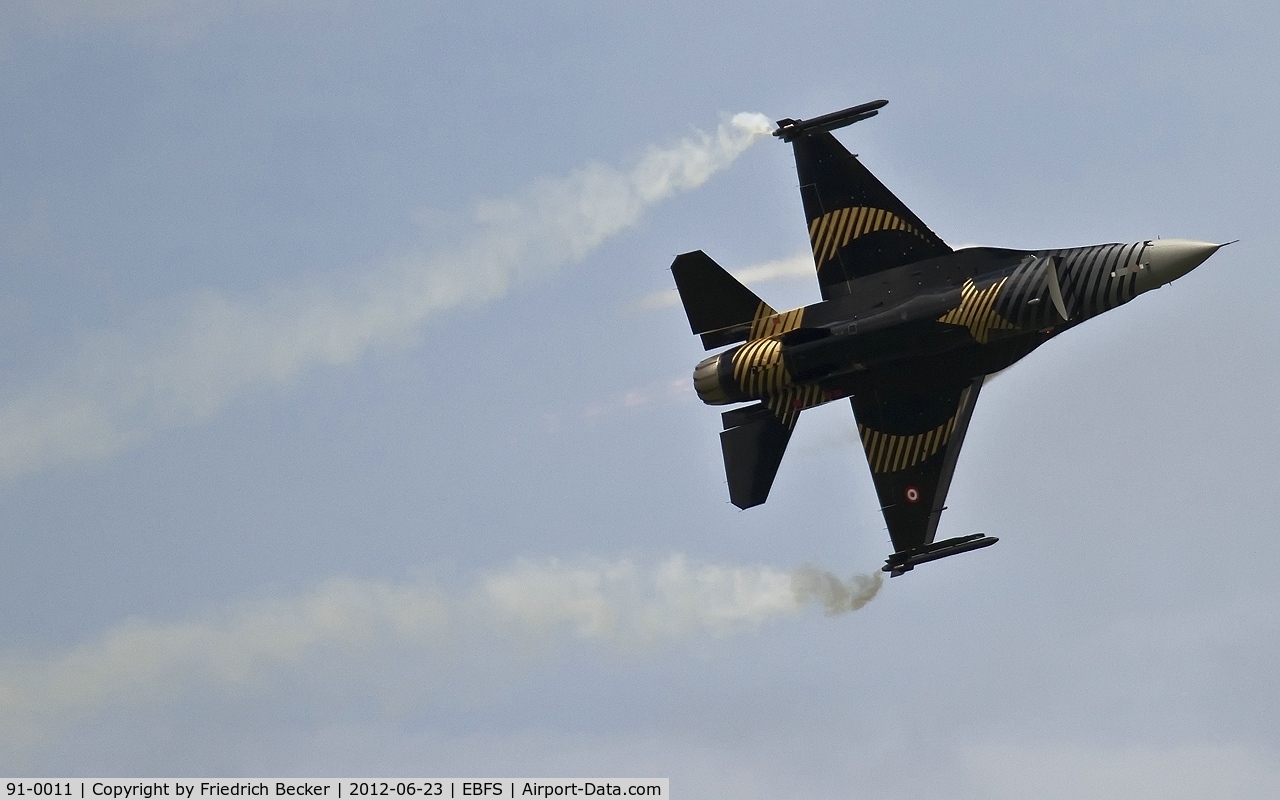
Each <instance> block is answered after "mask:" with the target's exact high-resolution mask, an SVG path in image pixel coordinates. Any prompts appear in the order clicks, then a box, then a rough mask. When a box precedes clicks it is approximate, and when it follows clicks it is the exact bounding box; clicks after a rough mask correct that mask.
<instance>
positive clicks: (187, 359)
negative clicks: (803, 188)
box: [0, 114, 770, 478]
mask: <svg viewBox="0 0 1280 800" xmlns="http://www.w3.org/2000/svg"><path fill="white" fill-rule="evenodd" d="M769 128H770V125H769V122H768V120H767V118H766V117H764V116H763V115H760V114H738V115H736V116H734V117H733V118H732V119H731V120H730V121H729V122H727V123H724V124H722V125H720V127H719V128H718V130H717V131H716V133H715V134H698V135H696V136H694V137H692V138H686V139H683V140H681V141H679V142H677V143H675V144H674V145H671V146H668V147H652V148H650V149H649V150H648V151H647V152H646V153H645V154H644V155H643V156H642V157H641V158H640V159H639V161H638V162H637V163H636V164H635V166H633V167H632V168H631V169H630V170H625V171H624V170H619V169H616V168H614V167H610V166H607V165H603V164H590V165H587V166H586V167H583V168H582V169H579V170H578V171H576V172H574V173H573V174H571V175H569V176H567V177H564V178H559V179H555V180H544V181H541V182H539V183H537V184H536V185H534V186H532V187H531V188H529V189H528V190H527V191H525V192H524V193H522V194H519V195H518V196H515V197H512V198H508V199H506V200H501V201H494V202H490V203H486V204H484V205H482V206H481V207H480V208H478V209H477V211H476V216H475V222H476V230H475V233H474V235H473V236H472V237H471V240H470V243H469V244H467V245H465V246H463V247H461V248H459V249H458V250H456V251H455V252H451V253H436V254H426V253H418V254H414V255H409V256H405V257H402V258H400V259H398V260H395V261H392V262H389V263H386V264H383V265H382V266H381V267H379V268H377V269H375V270H373V271H372V272H371V273H369V274H367V275H366V276H365V277H364V279H363V281H362V282H361V283H360V284H359V285H358V286H357V287H356V288H354V289H347V290H340V289H335V288H331V287H324V286H319V285H310V286H302V287H291V288H284V289H277V290H275V291H272V292H264V293H262V294H260V295H258V296H255V297H247V298H242V299H231V298H228V297H226V296H223V295H221V294H218V293H215V292H211V291H210V292H205V293H204V294H202V295H200V296H199V297H198V298H196V299H195V300H194V301H192V302H190V303H189V304H187V305H185V306H184V307H182V308H180V309H179V310H178V312H177V313H176V315H175V319H174V320H173V321H172V322H170V323H168V324H164V325H161V326H160V329H159V330H157V329H156V326H155V325H152V326H151V329H150V330H147V331H146V332H145V333H136V332H134V333H131V332H127V331H122V330H114V331H104V332H102V333H100V334H99V335H97V336H95V337H93V338H91V339H90V340H88V341H85V342H83V343H82V345H81V347H80V348H79V352H78V353H77V354H76V355H75V356H74V357H72V358H71V359H69V360H68V361H67V362H66V363H64V364H62V365H61V366H60V367H59V368H57V369H56V370H55V372H54V373H53V374H51V375H49V376H47V377H46V378H44V379H43V380H40V381H38V382H36V383H34V384H32V385H28V386H26V387H25V388H20V389H17V390H12V391H8V392H5V393H4V395H3V396H0V478H4V477H12V476H16V475H21V474H24V473H29V472H33V471H36V470H39V469H42V468H44V467H48V466H50V465H55V464H59V463H66V462H75V461H85V460H89V459H94V458H101V457H104V456H107V455H110V454H112V453H115V452H117V451H119V450H121V449H122V448H125V447H127V446H129V445H130V444H132V443H133V442H136V441H138V440H140V439H143V438H145V437H146V436H148V435H150V434H153V433H155V432H157V431H160V430H164V429H166V428H171V427H175V426H180V425H188V424H192V423H195V422H199V421H201V420H203V419H206V418H208V417H210V416H212V415H213V414H215V413H217V412H218V411H219V410H221V409H222V408H223V407H224V406H226V405H227V404H228V403H229V402H231V401H232V400H233V399H235V398H236V397H238V396H240V395H241V394H243V393H244V392H246V391H247V390H249V389H251V388H253V387H256V386H262V385H276V386H282V385H287V384H289V383H291V382H293V381H294V380H296V379H297V377H298V376H299V375H300V374H302V373H303V372H305V371H306V370H308V369H311V368H314V367H317V366H321V365H335V364H346V363H350V362H351V361H353V360H355V359H356V358H358V357H360V356H361V355H362V354H364V353H365V352H367V351H368V350H370V349H371V348H375V347H386V346H396V345H400V346H403V345H406V344H409V343H412V342H413V341H414V338H415V336H416V334H417V332H418V330H419V329H420V328H421V326H422V325H423V324H424V323H425V322H427V321H428V320H429V319H431V318H432V317H434V316H436V315H438V314H440V313H442V312H445V311H448V310H449V309H452V308H455V307H457V306H459V305H462V304H468V303H470V304H474V303H481V302H485V301H490V300H494V299H496V298H499V297H501V296H503V295H505V294H507V293H508V292H509V291H511V290H512V288H513V287H515V286H516V285H518V284H520V283H523V282H528V281H531V280H537V279H540V278H543V277H545V276H546V275H548V274H549V273H550V272H552V271H553V270H554V269H555V268H557V267H560V266H562V265H564V264H566V263H568V262H571V261H574V260H577V259H580V258H582V257H583V256H584V255H586V254H587V253H588V252H590V251H591V250H592V249H593V248H595V247H597V246H599V245H600V244H601V243H603V242H604V241H605V240H606V239H608V238H609V237H611V236H613V235H615V234H617V233H618V232H620V231H622V230H624V229H625V228H627V227H629V226H631V225H634V224H635V223H636V222H637V221H638V220H639V219H640V217H641V215H642V214H643V213H644V211H645V210H646V209H648V208H649V207H650V206H652V205H654V204H655V203H658V202H660V201H662V200H663V199H665V198H668V197H670V196H671V195H673V194H675V193H677V192H681V191H687V190H689V189H693V188H696V187H698V186H700V185H702V184H703V183H704V182H705V181H706V180H707V179H708V178H710V177H711V176H712V175H713V174H714V173H715V172H717V171H719V170H722V169H724V168H725V167H727V166H728V165H729V164H731V163H732V162H733V160H734V159H735V158H737V157H738V156H739V155H740V154H741V153H742V152H743V151H744V150H745V149H746V148H747V147H748V146H749V145H750V144H751V143H752V142H753V141H755V140H756V139H757V138H758V137H759V136H761V135H763V134H766V133H768V131H769Z"/></svg>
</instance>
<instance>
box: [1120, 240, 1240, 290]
mask: <svg viewBox="0 0 1280 800" xmlns="http://www.w3.org/2000/svg"><path fill="white" fill-rule="evenodd" d="M1219 247H1222V245H1220V244H1213V243H1212V242H1197V241H1194V240H1192V239H1155V240H1153V241H1151V242H1148V243H1147V247H1146V249H1145V250H1144V251H1143V253H1142V260H1143V261H1144V262H1146V263H1145V265H1144V266H1146V267H1147V269H1144V270H1143V272H1144V273H1146V274H1145V275H1142V277H1143V279H1144V280H1143V281H1142V283H1144V284H1146V286H1140V287H1139V290H1140V291H1145V290H1146V289H1154V288H1156V287H1157V286H1163V285H1164V284H1166V283H1169V282H1170V281H1173V280H1177V279H1178V278H1181V277H1182V276H1183V275H1186V274H1187V273H1188V272H1190V271H1191V270H1193V269H1195V268H1196V267H1198V266H1200V265H1201V264H1203V263H1204V260H1205V259H1206V258H1208V257H1209V256H1211V255H1213V254H1214V253H1216V252H1218V248H1219ZM1140 274H1141V273H1140Z"/></svg>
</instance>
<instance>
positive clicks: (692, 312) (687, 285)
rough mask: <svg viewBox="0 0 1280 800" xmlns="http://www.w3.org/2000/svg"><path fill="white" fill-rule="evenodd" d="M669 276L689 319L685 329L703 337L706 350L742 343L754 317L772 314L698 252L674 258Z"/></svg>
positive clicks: (709, 257) (722, 270) (736, 281)
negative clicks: (673, 282) (687, 326)
mask: <svg viewBox="0 0 1280 800" xmlns="http://www.w3.org/2000/svg"><path fill="white" fill-rule="evenodd" d="M671 275H672V277H674V278H675V280H676V289H677V290H679V292H680V302H681V303H683V304H684V313H685V316H687V317H688V318H689V328H690V329H691V330H692V331H693V332H694V333H698V334H704V335H703V337H702V338H703V344H704V345H705V346H706V348H707V349H710V348H712V347H719V346H720V345H724V344H731V343H732V342H741V341H745V340H746V338H747V333H748V332H749V331H750V329H751V321H752V320H753V319H755V317H756V315H757V314H761V313H766V314H772V313H773V309H771V308H769V306H768V305H767V304H766V303H765V302H764V301H762V300H761V299H760V298H759V297H756V293H755V292H753V291H751V290H750V289H748V288H747V287H745V286H743V285H742V284H741V283H740V282H739V281H738V279H737V278H735V277H733V276H732V275H730V274H729V273H728V272H727V271H725V269H724V267H722V266H720V265H719V264H717V263H716V262H715V261H713V260H711V256H708V255H707V254H706V253H704V252H702V251H701V250H694V251H693V252H692V253H682V254H680V255H678V256H676V260H675V261H673V262H672V263H671ZM739 329H741V330H739ZM707 334H710V335H709V336H708V335H707ZM708 340H710V342H708Z"/></svg>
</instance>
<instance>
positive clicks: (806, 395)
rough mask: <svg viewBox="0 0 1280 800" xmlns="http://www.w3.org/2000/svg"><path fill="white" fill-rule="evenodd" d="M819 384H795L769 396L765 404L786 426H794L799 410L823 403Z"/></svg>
mask: <svg viewBox="0 0 1280 800" xmlns="http://www.w3.org/2000/svg"><path fill="white" fill-rule="evenodd" d="M825 402H826V400H825V399H823V397H822V388H821V387H820V386H816V385H812V386H795V387H792V388H790V389H784V390H783V391H782V392H779V393H778V394H776V395H774V396H773V397H770V398H769V399H768V400H767V401H766V402H765V404H766V405H768V406H769V410H770V411H772V412H773V415H774V416H775V417H777V418H778V421H779V422H781V423H782V424H783V425H785V426H786V427H787V428H794V427H795V424H796V420H797V419H799V417H800V412H801V411H804V410H805V409H806V408H813V407H814V406H820V405H822V404H823V403H825Z"/></svg>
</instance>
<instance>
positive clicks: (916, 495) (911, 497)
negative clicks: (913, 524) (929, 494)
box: [905, 486, 920, 503]
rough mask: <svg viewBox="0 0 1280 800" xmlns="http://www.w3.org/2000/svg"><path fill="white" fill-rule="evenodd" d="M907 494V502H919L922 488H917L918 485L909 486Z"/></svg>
mask: <svg viewBox="0 0 1280 800" xmlns="http://www.w3.org/2000/svg"><path fill="white" fill-rule="evenodd" d="M905 494H906V496H907V502H908V503H918V502H920V490H919V489H917V488H916V487H914V486H908V487H907V491H906V492H905Z"/></svg>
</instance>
